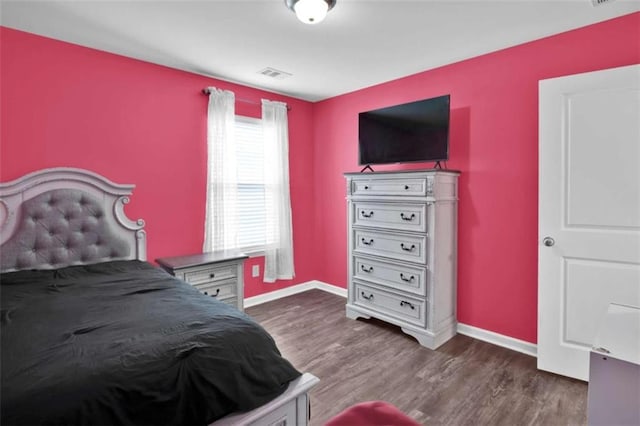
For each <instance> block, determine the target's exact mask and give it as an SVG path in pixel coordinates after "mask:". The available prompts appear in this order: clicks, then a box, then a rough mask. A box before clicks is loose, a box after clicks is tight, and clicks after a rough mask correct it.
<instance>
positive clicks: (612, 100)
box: [538, 65, 640, 380]
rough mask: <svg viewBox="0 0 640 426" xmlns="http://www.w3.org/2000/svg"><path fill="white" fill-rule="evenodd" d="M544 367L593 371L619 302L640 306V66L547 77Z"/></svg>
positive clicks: (543, 89)
mask: <svg viewBox="0 0 640 426" xmlns="http://www.w3.org/2000/svg"><path fill="white" fill-rule="evenodd" d="M539 107H540V123H539V125H540V128H539V132H540V133H539V137H540V142H539V149H540V152H539V154H540V157H539V173H540V177H539V200H538V201H539V217H538V220H539V240H538V244H539V249H538V262H539V263H538V368H539V369H541V370H547V371H551V372H554V373H557V374H562V375H565V376H570V377H575V378H578V379H582V380H588V376H589V351H590V349H591V345H592V343H593V340H594V337H595V335H596V333H597V331H598V326H599V324H600V321H601V320H602V318H603V317H604V315H605V313H606V311H607V307H608V305H609V303H610V302H617V303H620V304H625V305H635V306H640V66H638V65H634V66H628V67H621V68H614V69H609V70H604V71H596V72H590V73H585V74H578V75H572V76H566V77H560V78H554V79H549V80H543V81H541V82H540V104H539Z"/></svg>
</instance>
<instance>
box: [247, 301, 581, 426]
mask: <svg viewBox="0 0 640 426" xmlns="http://www.w3.org/2000/svg"><path fill="white" fill-rule="evenodd" d="M344 305H345V299H344V298H342V297H340V296H336V295H333V294H330V293H326V292H324V291H321V290H311V291H307V292H304V293H300V294H297V295H293V296H289V297H286V298H283V299H279V300H276V301H273V302H269V303H265V304H262V305H258V306H254V307H251V308H248V309H246V312H247V313H248V314H249V315H251V316H252V317H253V318H255V319H256V320H257V321H258V322H259V323H260V324H262V326H263V327H265V328H266V329H267V331H269V333H271V335H273V337H274V338H275V340H276V342H277V344H278V347H279V348H280V350H281V352H282V353H283V355H284V356H285V357H286V358H287V359H289V360H290V361H291V362H292V363H293V365H294V366H296V367H297V368H298V369H299V370H300V371H302V372H310V373H313V374H314V375H316V376H318V377H319V378H320V383H319V384H318V385H317V386H316V387H315V388H314V389H313V390H312V391H311V415H312V418H311V425H313V426H320V425H323V424H324V423H325V421H327V420H328V419H329V418H331V417H332V416H334V415H336V414H338V413H339V412H340V411H342V410H343V409H345V408H347V407H349V406H351V405H353V404H356V403H358V402H362V401H371V400H383V401H387V402H390V403H392V404H394V405H395V406H396V407H398V408H399V409H400V410H402V411H403V412H405V413H406V414H408V415H409V416H411V417H412V418H414V419H415V420H417V421H418V422H420V423H422V424H424V425H440V424H445V425H579V424H585V423H586V403H587V385H586V383H584V382H581V381H578V380H573V379H568V378H565V377H561V376H557V375H554V374H550V373H545V372H542V371H539V370H537V369H536V360H535V358H533V357H530V356H527V355H524V354H521V353H519V352H514V351H511V350H508V349H504V348H501V347H499V346H495V345H491V344H489V343H485V342H482V341H479V340H475V339H472V338H470V337H466V336H462V335H457V336H456V337H454V338H453V339H451V340H450V341H449V342H447V343H446V344H444V345H443V346H441V347H440V348H438V349H437V350H435V351H432V350H429V349H426V348H423V347H421V346H420V345H418V343H417V342H416V341H415V340H414V339H413V338H412V337H410V336H407V335H405V334H404V333H402V332H401V331H400V329H399V328H397V327H394V326H391V325H388V324H386V323H383V322H381V321H377V320H357V321H354V320H350V319H348V318H346V317H345V310H344Z"/></svg>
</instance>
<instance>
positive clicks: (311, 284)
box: [244, 280, 538, 357]
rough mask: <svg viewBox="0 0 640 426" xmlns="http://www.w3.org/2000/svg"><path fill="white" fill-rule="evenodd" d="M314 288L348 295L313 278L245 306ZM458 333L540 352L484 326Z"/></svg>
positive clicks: (466, 327)
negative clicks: (483, 327)
mask: <svg viewBox="0 0 640 426" xmlns="http://www.w3.org/2000/svg"><path fill="white" fill-rule="evenodd" d="M312 289H318V290H323V291H326V292H328V293H332V294H335V295H338V296H342V297H344V298H346V297H347V289H346V288H342V287H337V286H335V285H331V284H327V283H325V282H322V281H317V280H313V281H307V282H305V283H301V284H297V285H294V286H291V287H287V288H283V289H282V290H275V291H272V292H269V293H265V294H260V295H258V296H253V297H248V298H246V299H244V306H245V308H249V307H251V306H256V305H260V304H262V303H266V302H271V301H272V300H277V299H281V298H283V297H287V296H291V295H293V294H298V293H302V292H304V291H307V290H312ZM458 333H460V334H464V335H465V336H469V337H473V338H474V339H478V340H482V341H483V342H487V343H491V344H493V345H497V346H502V347H503V348H507V349H511V350H513V351H516V352H521V353H523V354H526V355H530V356H533V357H535V356H537V353H538V346H537V345H535V344H533V343H529V342H525V341H524V340H520V339H516V338H513V337H509V336H505V335H503V334H498V333H494V332H493V331H489V330H484V329H482V328H478V327H474V326H471V325H467V324H461V323H458Z"/></svg>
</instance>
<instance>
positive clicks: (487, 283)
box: [313, 13, 640, 342]
mask: <svg viewBox="0 0 640 426" xmlns="http://www.w3.org/2000/svg"><path fill="white" fill-rule="evenodd" d="M639 62H640V14H639V13H635V14H632V15H627V16H624V17H621V18H618V19H614V20H611V21H607V22H604V23H600V24H597V25H592V26H589V27H585V28H582V29H578V30H575V31H571V32H567V33H563V34H560V35H556V36H553V37H549V38H545V39H542V40H538V41H535V42H531V43H527V44H523V45H520V46H516V47H513V48H510V49H505V50H502V51H498V52H495V53H492V54H488V55H484V56H480V57H477V58H473V59H470V60H466V61H463V62H459V63H456V64H453V65H449V66H445V67H441V68H438V69H435V70H431V71H426V72H423V73H420V74H416V75H412V76H409V77H406V78H402V79H399V80H395V81H392V82H389V83H385V84H381V85H378V86H374V87H370V88H367V89H364V90H360V91H357V92H354V93H350V94H347V95H343V96H339V97H335V98H332V99H329V100H326V101H323V102H320V103H317V104H314V106H313V118H314V120H313V121H314V132H313V138H314V141H315V142H316V143H315V147H314V149H315V151H314V157H315V164H316V167H315V194H316V197H317V199H318V203H319V204H318V206H317V210H316V212H317V217H316V223H317V228H318V233H317V235H316V238H317V241H318V244H319V247H320V248H321V249H320V250H318V253H319V254H320V255H322V258H320V259H319V263H320V264H323V265H327V266H326V267H325V268H321V269H320V270H319V271H318V276H317V278H318V279H319V280H321V281H325V282H329V283H332V284H336V285H340V286H343V287H344V286H345V285H346V281H347V264H346V260H347V247H346V241H347V235H346V203H345V183H344V179H343V177H342V173H343V172H352V171H357V170H358V169H359V168H358V162H357V140H358V129H357V114H358V112H360V111H366V110H371V109H375V108H380V107H384V106H390V105H394V104H398V103H404V102H409V101H413V100H419V99H425V98H429V97H433V96H438V95H442V94H447V93H449V94H451V108H452V116H451V129H450V143H451V146H450V149H451V150H450V159H451V160H450V161H449V162H448V167H449V168H451V169H458V170H460V171H462V175H461V176H460V204H459V236H458V245H459V251H458V264H459V265H458V320H459V321H460V322H462V323H465V324H468V325H472V326H475V327H480V328H483V329H486V330H491V331H494V332H497V333H500V334H504V335H507V336H512V337H515V338H518V339H522V340H525V341H529V342H536V333H537V330H536V326H537V250H538V241H537V227H538V222H537V220H538V218H537V209H538V205H537V196H538V161H537V160H538V81H539V80H542V79H546V78H551V77H556V76H561V75H568V74H575V73H580V72H587V71H593V70H598V69H603V68H611V67H617V66H623V65H629V64H634V63H639ZM420 167H422V168H424V167H431V164H417V165H412V166H410V167H409V166H406V165H405V166H398V165H393V166H380V167H376V168H375V169H376V170H392V169H403V168H420Z"/></svg>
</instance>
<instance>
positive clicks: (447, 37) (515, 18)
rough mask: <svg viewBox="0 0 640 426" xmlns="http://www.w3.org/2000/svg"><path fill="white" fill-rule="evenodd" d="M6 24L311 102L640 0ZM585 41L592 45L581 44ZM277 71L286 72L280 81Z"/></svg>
mask: <svg viewBox="0 0 640 426" xmlns="http://www.w3.org/2000/svg"><path fill="white" fill-rule="evenodd" d="M0 7H1V9H0V14H1V18H0V22H1V23H2V25H3V26H6V27H10V28H15V29H19V30H23V31H27V32H31V33H35V34H40V35H43V36H47V37H51V38H55V39H59V40H64V41H68V42H71V43H76V44H79V45H83V46H89V47H93V48H96V49H100V50H104V51H107V52H113V53H117V54H120V55H124V56H129V57H132V58H138V59H141V60H144V61H148V62H153V63H156V64H161V65H166V66H168V67H172V68H178V69H181V70H185V71H190V72H195V73H198V74H203V75H208V76H212V77H216V78H220V79H223V80H229V81H234V82H238V83H241V84H244V85H247V86H252V87H259V88H264V89H267V90H270V91H273V92H278V93H283V94H287V95H290V96H293V97H296V98H300V99H305V100H309V101H318V100H321V99H326V98H329V97H333V96H336V95H340V94H343V93H347V92H351V91H354V90H357V89H361V88H364V87H368V86H372V85H375V84H378V83H382V82H385V81H389V80H393V79H396V78H399V77H404V76H407V75H410V74H415V73H417V72H420V71H424V70H428V69H432V68H435V67H438V66H441V65H445V64H449V63H452V62H456V61H460V60H462V59H466V58H471V57H474V56H478V55H481V54H484V53H488V52H492V51H496V50H499V49H503V48H506V47H509V46H514V45H517V44H521V43H523V42H527V41H531V40H535V39H539V38H542V37H545V36H549V35H552V34H557V33H559V32H563V31H567V30H571V29H574V28H578V27H582V26H585V25H589V24H592V23H596V22H600V21H604V20H607V19H611V18H614V17H617V16H622V15H626V14H628V13H632V12H635V11H638V10H640V0H615V1H612V2H609V3H605V4H602V5H600V6H593V5H592V2H591V0H552V1H544V0H500V1H491V0H466V1H462V0H414V1H397V0H386V1H382V0H338V2H337V4H336V6H335V8H334V9H333V10H331V11H330V12H329V14H328V16H327V18H326V19H325V21H324V22H322V23H320V24H318V25H315V26H310V25H305V24H303V23H301V22H299V21H298V20H297V19H296V17H295V15H294V14H293V13H292V12H291V11H290V10H289V9H287V8H286V6H285V4H284V1H283V0H253V1H249V0H234V1H220V0H175V1H170V0H135V1H125V0H83V1H79V0H73V1H69V0H64V1H60V0H48V1H36V0H1V1H0ZM584 48H585V49H588V48H589V46H584ZM265 67H273V68H276V69H278V70H281V71H285V72H288V73H291V74H293V75H292V76H291V77H289V78H286V79H282V80H277V79H272V78H269V77H266V76H264V75H261V74H259V73H258V71H260V70H262V69H264V68H265Z"/></svg>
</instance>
